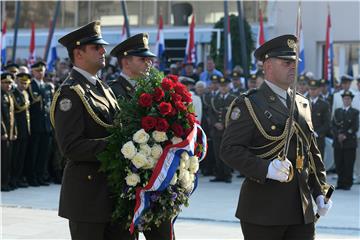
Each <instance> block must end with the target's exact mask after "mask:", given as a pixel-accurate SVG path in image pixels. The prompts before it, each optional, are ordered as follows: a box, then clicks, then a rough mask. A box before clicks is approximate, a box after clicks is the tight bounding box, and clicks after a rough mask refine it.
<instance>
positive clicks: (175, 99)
mask: <svg viewBox="0 0 360 240" xmlns="http://www.w3.org/2000/svg"><path fill="white" fill-rule="evenodd" d="M170 95H171V99H172V101H173V102H177V101H181V99H182V97H181V96H180V95H179V94H177V93H171V94H170Z"/></svg>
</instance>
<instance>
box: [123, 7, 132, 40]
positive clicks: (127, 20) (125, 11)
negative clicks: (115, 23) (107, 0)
mask: <svg viewBox="0 0 360 240" xmlns="http://www.w3.org/2000/svg"><path fill="white" fill-rule="evenodd" d="M121 8H122V11H123V14H124V19H125V28H126V35H127V37H130V27H129V19H128V14H127V7H126V2H125V0H121Z"/></svg>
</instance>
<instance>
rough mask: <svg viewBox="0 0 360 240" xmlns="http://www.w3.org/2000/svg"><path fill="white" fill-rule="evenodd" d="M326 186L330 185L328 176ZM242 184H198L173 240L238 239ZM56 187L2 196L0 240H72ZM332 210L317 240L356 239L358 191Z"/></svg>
mask: <svg viewBox="0 0 360 240" xmlns="http://www.w3.org/2000/svg"><path fill="white" fill-rule="evenodd" d="M329 179H330V181H331V182H332V183H334V181H335V180H334V179H333V178H332V177H331V176H330V177H329ZM241 183H242V180H241V179H237V178H234V181H233V183H232V184H226V183H209V178H207V177H202V178H201V179H200V184H199V188H198V189H197V191H196V192H195V193H194V194H193V196H192V198H191V200H190V206H189V207H188V208H185V209H184V210H183V212H182V213H181V214H180V216H179V218H178V221H177V222H176V225H175V231H176V236H177V239H184V240H185V239H186V240H190V239H209V240H210V239H216V240H221V239H227V240H230V239H242V234H241V229H240V225H239V221H238V220H237V219H236V218H235V217H234V213H235V209H236V204H237V199H238V195H239V190H240V186H241ZM59 190H60V186H59V185H51V186H49V187H38V188H26V189H18V190H16V191H13V192H9V193H2V194H1V198H2V199H1V211H2V224H1V227H2V228H1V237H2V238H1V239H70V235H69V231H68V226H67V221H66V220H65V219H62V218H60V217H58V216H57V207H58V199H59ZM333 201H334V206H333V208H332V209H331V211H330V212H329V214H328V216H326V217H324V218H321V219H320V220H319V222H318V223H317V237H316V239H322V240H325V239H326V240H330V239H360V217H359V216H360V185H354V187H353V189H352V190H351V191H336V192H335V193H334V195H333Z"/></svg>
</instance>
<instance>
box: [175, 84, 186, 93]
mask: <svg viewBox="0 0 360 240" xmlns="http://www.w3.org/2000/svg"><path fill="white" fill-rule="evenodd" d="M174 90H175V92H176V93H177V94H180V95H181V96H183V95H184V92H186V91H187V89H186V87H185V86H184V85H183V84H182V83H179V82H178V83H176V84H175V86H174Z"/></svg>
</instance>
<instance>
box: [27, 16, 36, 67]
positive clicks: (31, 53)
mask: <svg viewBox="0 0 360 240" xmlns="http://www.w3.org/2000/svg"><path fill="white" fill-rule="evenodd" d="M34 63H35V23H34V21H32V22H31V36H30V45H29V58H28V65H29V66H31V65H33V64H34Z"/></svg>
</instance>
